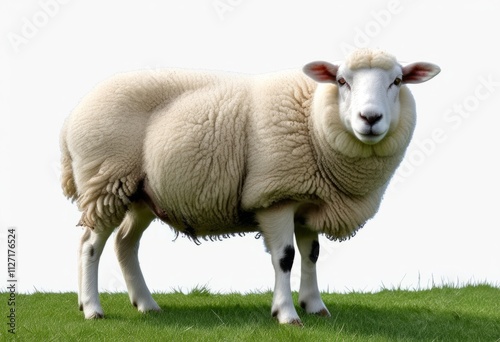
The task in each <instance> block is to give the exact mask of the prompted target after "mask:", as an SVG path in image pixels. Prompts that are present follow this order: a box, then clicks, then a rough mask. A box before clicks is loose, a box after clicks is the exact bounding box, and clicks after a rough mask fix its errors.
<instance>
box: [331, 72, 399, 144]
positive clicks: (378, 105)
mask: <svg viewBox="0 0 500 342" xmlns="http://www.w3.org/2000/svg"><path fill="white" fill-rule="evenodd" d="M402 79H403V72H402V68H401V66H399V65H394V66H393V67H392V68H391V69H389V70H384V69H381V68H361V69H356V70H351V69H349V68H348V67H346V66H345V65H341V66H340V67H339V68H338V72H337V76H336V82H337V84H338V93H339V94H338V95H339V114H340V119H341V120H342V122H343V124H344V126H345V128H346V130H347V131H349V132H350V133H352V134H353V135H354V136H356V138H358V139H359V140H360V141H362V142H363V143H365V144H369V145H372V144H376V143H378V142H379V141H380V140H382V139H383V138H384V137H385V135H386V134H387V133H388V132H389V131H390V130H391V129H394V128H395V127H396V126H397V123H398V120H399V88H400V86H401V84H402Z"/></svg>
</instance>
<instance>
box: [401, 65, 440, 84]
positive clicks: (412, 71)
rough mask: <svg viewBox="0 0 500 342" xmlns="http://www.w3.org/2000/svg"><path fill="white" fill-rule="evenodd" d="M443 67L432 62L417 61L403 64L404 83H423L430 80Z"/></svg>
mask: <svg viewBox="0 0 500 342" xmlns="http://www.w3.org/2000/svg"><path fill="white" fill-rule="evenodd" d="M440 71H441V68H439V67H438V66H437V65H435V64H432V63H426V62H416V63H410V64H407V65H405V66H403V83H422V82H426V81H428V80H430V79H431V78H433V77H434V76H436V75H437V74H439V72H440Z"/></svg>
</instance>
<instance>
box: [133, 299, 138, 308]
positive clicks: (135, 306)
mask: <svg viewBox="0 0 500 342" xmlns="http://www.w3.org/2000/svg"><path fill="white" fill-rule="evenodd" d="M132 305H133V306H134V308H137V303H136V301H135V300H134V301H133V302H132Z"/></svg>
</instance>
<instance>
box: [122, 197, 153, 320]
mask: <svg viewBox="0 0 500 342" xmlns="http://www.w3.org/2000/svg"><path fill="white" fill-rule="evenodd" d="M154 217H155V216H154V215H153V214H152V213H151V211H150V210H149V208H147V207H146V205H145V204H143V203H133V204H131V205H130V207H129V210H128V211H127V214H126V215H125V218H124V220H123V222H122V223H121V225H120V227H119V228H118V233H117V235H116V240H115V252H116V256H117V258H118V262H119V263H120V267H121V269H122V273H123V277H124V278H125V283H126V284H127V289H128V294H129V298H130V302H131V303H132V305H134V306H135V307H136V308H137V309H138V310H139V311H141V312H146V311H152V310H154V311H159V310H160V307H159V306H158V304H156V302H155V301H154V299H153V297H152V296H151V293H150V292H149V289H148V287H147V285H146V282H145V281H144V277H143V275H142V271H141V267H140V265H139V258H138V252H139V241H140V239H141V236H142V233H143V232H144V230H146V228H147V227H148V226H149V224H150V223H151V221H152V220H153V219H154Z"/></svg>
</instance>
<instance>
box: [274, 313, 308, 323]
mask: <svg viewBox="0 0 500 342" xmlns="http://www.w3.org/2000/svg"><path fill="white" fill-rule="evenodd" d="M272 315H273V317H275V318H276V319H278V322H279V323H280V324H287V325H293V326H296V327H303V326H304V324H302V321H301V320H300V318H298V317H297V318H289V319H283V318H280V314H279V311H278V310H276V311H273V313H272Z"/></svg>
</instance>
